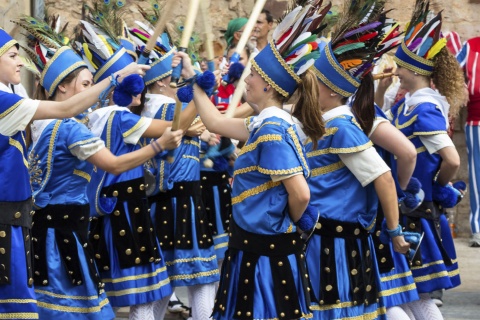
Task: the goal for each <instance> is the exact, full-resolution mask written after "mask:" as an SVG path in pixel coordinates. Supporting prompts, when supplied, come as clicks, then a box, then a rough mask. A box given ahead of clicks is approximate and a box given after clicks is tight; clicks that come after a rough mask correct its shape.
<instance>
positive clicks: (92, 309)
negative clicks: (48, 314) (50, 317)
mask: <svg viewBox="0 0 480 320" xmlns="http://www.w3.org/2000/svg"><path fill="white" fill-rule="evenodd" d="M107 304H108V299H107V298H105V299H103V301H101V302H100V304H99V305H98V306H94V307H87V308H81V307H66V306H59V305H56V304H53V303H46V302H42V301H38V302H37V305H38V306H39V307H41V308H44V309H49V310H56V311H65V312H72V313H93V312H100V311H101V310H102V307H104V306H105V305H107Z"/></svg>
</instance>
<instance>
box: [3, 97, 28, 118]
mask: <svg viewBox="0 0 480 320" xmlns="http://www.w3.org/2000/svg"><path fill="white" fill-rule="evenodd" d="M23 100H24V99H22V100H19V101H18V102H17V103H15V104H14V105H13V106H11V107H10V108H8V109H7V110H5V111H4V112H2V113H0V119H3V118H5V117H6V116H8V114H9V113H11V112H12V111H13V110H15V109H17V108H18V106H19V105H21V104H22V102H23Z"/></svg>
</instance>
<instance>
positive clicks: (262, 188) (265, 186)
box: [232, 181, 281, 205]
mask: <svg viewBox="0 0 480 320" xmlns="http://www.w3.org/2000/svg"><path fill="white" fill-rule="evenodd" d="M280 184H281V182H280V181H277V182H273V181H268V182H266V183H264V184H261V185H259V186H257V187H255V188H252V189H248V190H246V191H244V192H242V193H240V195H238V196H236V197H233V198H232V205H234V204H237V203H240V202H242V201H243V200H245V199H246V198H248V197H251V196H254V195H257V194H259V193H261V192H265V191H267V190H268V189H271V188H274V187H277V186H279V185H280Z"/></svg>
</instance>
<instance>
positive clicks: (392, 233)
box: [386, 224, 403, 238]
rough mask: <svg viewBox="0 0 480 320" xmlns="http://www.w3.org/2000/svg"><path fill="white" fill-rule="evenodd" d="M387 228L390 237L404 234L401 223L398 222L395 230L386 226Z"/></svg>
mask: <svg viewBox="0 0 480 320" xmlns="http://www.w3.org/2000/svg"><path fill="white" fill-rule="evenodd" d="M386 230H387V233H388V235H389V236H390V238H395V237H398V236H401V235H402V234H403V232H402V226H401V225H400V224H398V225H397V227H396V228H395V229H393V230H390V229H388V228H386Z"/></svg>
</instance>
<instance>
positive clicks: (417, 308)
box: [408, 293, 443, 320]
mask: <svg viewBox="0 0 480 320" xmlns="http://www.w3.org/2000/svg"><path fill="white" fill-rule="evenodd" d="M408 306H409V307H410V309H411V310H412V312H413V314H414V315H415V319H417V320H443V316H442V313H441V312H440V309H438V307H437V305H436V304H435V302H434V301H433V300H432V299H431V298H430V294H428V293H421V294H420V300H417V301H413V302H410V303H409V304H408Z"/></svg>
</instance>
